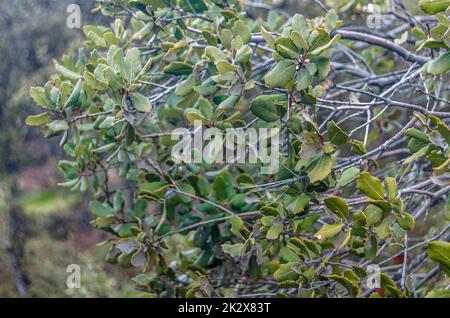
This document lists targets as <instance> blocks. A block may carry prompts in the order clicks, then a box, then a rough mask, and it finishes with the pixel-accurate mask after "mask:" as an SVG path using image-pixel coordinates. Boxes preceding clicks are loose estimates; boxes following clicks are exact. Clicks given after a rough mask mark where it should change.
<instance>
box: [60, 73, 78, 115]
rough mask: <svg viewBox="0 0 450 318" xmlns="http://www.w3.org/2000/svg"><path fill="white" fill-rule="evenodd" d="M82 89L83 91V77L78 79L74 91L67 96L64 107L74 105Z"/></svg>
mask: <svg viewBox="0 0 450 318" xmlns="http://www.w3.org/2000/svg"><path fill="white" fill-rule="evenodd" d="M80 91H81V79H79V80H78V82H77V84H76V85H75V87H74V88H73V90H72V92H71V93H70V95H69V97H68V98H67V101H66V102H65V103H64V106H63V109H65V108H66V107H71V106H74V105H75V104H76V103H77V102H78V98H79V96H80Z"/></svg>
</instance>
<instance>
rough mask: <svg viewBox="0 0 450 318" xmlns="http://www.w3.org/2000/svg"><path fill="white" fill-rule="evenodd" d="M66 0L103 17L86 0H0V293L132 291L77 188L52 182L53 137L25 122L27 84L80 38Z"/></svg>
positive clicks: (88, 17)
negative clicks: (70, 280)
mask: <svg viewBox="0 0 450 318" xmlns="http://www.w3.org/2000/svg"><path fill="white" fill-rule="evenodd" d="M70 3H78V4H79V5H80V6H81V7H82V23H87V22H88V21H90V22H92V21H93V19H97V18H101V16H100V15H96V16H95V17H94V15H92V14H90V12H89V10H90V9H91V8H92V7H93V5H94V2H90V1H80V0H79V1H73V0H70V1H69V0H58V1H55V0H21V1H14V5H11V1H0V57H1V59H2V62H1V63H0V127H1V128H2V133H1V134H0V297H17V296H27V297H72V296H81V297H100V296H101V297H119V296H120V297H128V296H133V293H135V291H134V290H133V289H132V287H131V286H132V284H130V278H129V277H130V276H133V275H134V274H133V273H130V274H128V273H126V272H125V273H124V272H123V271H121V272H120V273H119V272H116V271H115V270H114V268H113V267H112V266H109V265H108V264H105V262H104V254H105V251H104V250H103V248H99V247H97V246H96V245H95V244H96V243H97V242H99V241H101V240H102V239H104V238H103V237H99V235H98V234H97V233H94V231H93V230H92V228H91V226H90V225H89V220H90V216H89V214H87V213H86V212H84V211H85V210H86V208H85V205H84V204H83V202H82V200H80V197H79V195H76V194H74V193H71V192H69V191H67V190H64V189H62V188H60V187H57V186H56V182H57V181H58V177H59V176H58V173H57V172H56V171H55V168H54V165H49V164H48V163H49V162H52V158H55V157H58V158H60V157H61V153H60V151H59V147H58V144H57V142H56V141H55V142H54V143H50V144H49V143H48V142H47V141H43V137H42V135H41V134H40V133H39V132H38V131H36V130H33V129H30V128H29V127H27V126H26V125H25V124H24V120H25V118H26V114H27V113H29V112H30V111H31V109H32V107H33V106H32V102H31V99H30V98H29V96H28V87H30V86H32V85H35V84H36V83H39V82H42V80H44V79H46V78H48V76H49V75H50V74H51V73H53V72H54V67H53V66H52V59H59V58H60V57H61V56H62V55H63V54H64V53H65V52H66V51H67V50H68V49H69V48H70V47H78V46H79V45H80V44H81V43H82V39H81V36H80V35H81V31H80V30H78V29H69V28H67V27H66V19H67V16H68V13H66V7H67V5H68V4H70ZM9 245H11V248H9V249H7V246H9ZM72 263H73V264H78V265H80V267H81V269H82V275H83V277H82V288H81V289H79V290H68V289H67V288H66V277H67V275H68V274H67V273H66V267H67V265H69V264H72ZM18 274H19V275H21V277H22V278H21V279H18V278H17V275H18ZM20 280H21V281H22V283H24V285H25V293H24V294H20V293H19V292H18V284H20Z"/></svg>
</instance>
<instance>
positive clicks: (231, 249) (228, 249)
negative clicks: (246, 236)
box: [222, 243, 245, 258]
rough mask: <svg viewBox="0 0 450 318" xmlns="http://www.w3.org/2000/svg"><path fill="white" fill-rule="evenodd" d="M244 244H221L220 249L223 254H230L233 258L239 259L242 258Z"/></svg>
mask: <svg viewBox="0 0 450 318" xmlns="http://www.w3.org/2000/svg"><path fill="white" fill-rule="evenodd" d="M244 247H245V244H244V243H236V244H222V249H223V251H224V252H225V253H227V254H230V255H231V257H233V258H239V257H241V256H243V255H242V254H243V251H244Z"/></svg>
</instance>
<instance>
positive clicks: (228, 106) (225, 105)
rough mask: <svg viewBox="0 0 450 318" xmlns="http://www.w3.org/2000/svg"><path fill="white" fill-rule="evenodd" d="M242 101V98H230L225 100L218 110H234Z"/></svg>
mask: <svg viewBox="0 0 450 318" xmlns="http://www.w3.org/2000/svg"><path fill="white" fill-rule="evenodd" d="M240 99H241V96H237V95H236V96H229V97H228V98H227V99H225V100H224V101H223V102H221V103H220V104H219V105H218V106H217V109H220V110H228V109H231V108H233V107H234V106H235V105H236V104H237V103H238V102H239V100H240Z"/></svg>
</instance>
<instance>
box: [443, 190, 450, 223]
mask: <svg viewBox="0 0 450 318" xmlns="http://www.w3.org/2000/svg"><path fill="white" fill-rule="evenodd" d="M444 218H445V219H446V220H447V221H450V196H448V197H447V200H446V201H445V205H444Z"/></svg>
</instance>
